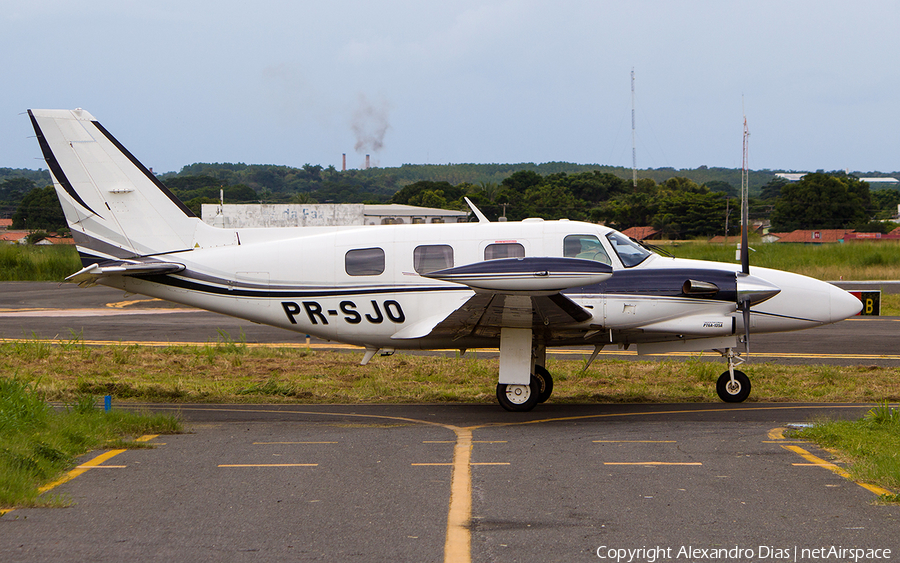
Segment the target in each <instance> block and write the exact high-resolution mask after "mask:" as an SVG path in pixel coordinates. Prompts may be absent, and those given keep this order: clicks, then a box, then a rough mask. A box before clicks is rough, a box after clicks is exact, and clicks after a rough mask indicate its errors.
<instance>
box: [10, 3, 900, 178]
mask: <svg viewBox="0 0 900 563" xmlns="http://www.w3.org/2000/svg"><path fill="white" fill-rule="evenodd" d="M0 22H2V29H3V32H2V34H0V61H2V67H0V68H2V73H3V81H2V87H0V167H11V168H32V169H36V168H40V167H44V168H45V167H46V166H45V165H44V163H43V161H41V160H40V151H39V148H38V145H37V142H36V141H35V140H34V139H33V138H31V137H32V136H33V131H32V130H31V125H30V122H29V120H28V118H27V116H26V115H24V114H23V113H24V112H25V110H27V109H29V108H42V109H44V108H53V109H55V108H76V107H81V108H84V109H86V110H88V111H90V112H91V113H92V114H93V115H94V116H95V117H96V118H97V119H98V120H99V121H100V122H101V123H103V125H104V126H105V127H106V128H107V129H108V130H109V131H110V132H111V133H112V134H113V135H115V136H116V137H117V138H118V139H119V141H121V142H122V143H123V144H124V145H125V146H126V147H128V148H129V149H130V150H131V152H133V153H134V154H135V155H136V156H137V157H138V158H139V159H140V160H141V161H142V162H143V163H144V164H145V165H147V166H148V167H152V168H153V169H154V170H155V171H157V172H166V171H173V170H180V169H181V167H182V166H184V165H187V164H191V163H194V162H245V163H248V164H286V165H291V166H302V165H303V164H305V163H312V164H322V165H323V166H328V165H334V166H335V167H337V168H340V166H341V153H347V161H348V166H350V167H359V166H361V165H362V163H363V162H364V159H365V154H366V153H370V154H371V155H372V162H373V164H377V165H380V166H399V165H401V164H404V163H413V164H424V163H428V164H446V163H462V162H475V163H492V162H499V163H516V162H536V163H540V162H548V161H569V162H577V163H598V164H607V165H617V166H631V160H632V156H631V155H632V151H631V145H632V143H631V80H630V73H631V70H632V68H633V69H634V72H635V76H636V100H637V101H636V117H637V119H636V124H637V164H638V167H639V168H648V167H652V168H659V167H667V166H670V167H674V168H694V167H697V166H701V165H706V166H724V167H740V166H741V138H742V128H743V124H742V115H743V114H744V113H746V115H747V120H748V123H749V127H750V133H751V137H750V167H751V168H753V169H762V168H770V169H789V170H798V171H808V170H816V169H826V170H835V169H845V168H846V169H850V170H851V171H854V170H859V171H875V170H879V171H896V170H900V158H898V150H900V123H898V121H900V119H898V118H900V109H898V108H900V103H898V100H900V70H898V68H900V65H898V62H900V61H898V59H900V3H898V2H895V1H872V2H866V1H864V0H863V1H861V2H852V3H851V2H845V1H844V2H829V1H822V0H817V1H809V2H807V1H785V0H778V1H773V2H768V1H759V0H754V1H752V2H748V1H744V2H729V1H722V0H719V1H712V2H675V1H671V0H659V1H655V0H653V1H651V0H647V1H628V2H625V1H620V0H617V1H580V2H577V1H566V0H552V1H543V2H538V1H500V0H497V1H458V2H451V1H440V2H438V1H423V0H418V1H407V2H401V1H390V0H378V1H373V0H362V1H356V0H328V1H321V2H314V1H288V0H254V1H251V2H248V1H246V0H242V1H239V2H238V1H223V0H216V1H211V0H210V1H192V0H174V1H167V0H166V1H159V0H154V1H146V0H145V1H140V2H137V1H129V0H110V1H106V0H0Z"/></svg>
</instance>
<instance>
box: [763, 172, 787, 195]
mask: <svg viewBox="0 0 900 563" xmlns="http://www.w3.org/2000/svg"><path fill="white" fill-rule="evenodd" d="M787 184H788V181H787V180H785V179H784V178H782V177H780V176H775V177H774V178H772V179H771V180H769V182H768V183H767V184H766V185H765V186H763V187H762V192H760V195H759V197H760V199H775V198H777V197H780V196H781V190H782V188H784V186H786V185H787Z"/></svg>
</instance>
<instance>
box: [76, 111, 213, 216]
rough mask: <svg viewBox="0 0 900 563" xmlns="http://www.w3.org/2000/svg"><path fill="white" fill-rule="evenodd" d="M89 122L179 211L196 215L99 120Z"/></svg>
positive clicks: (188, 214)
mask: <svg viewBox="0 0 900 563" xmlns="http://www.w3.org/2000/svg"><path fill="white" fill-rule="evenodd" d="M91 123H93V124H94V126H95V127H96V128H97V129H98V130H99V131H100V132H101V133H103V135H104V136H105V137H106V138H107V139H109V142H110V143H112V144H113V145H115V147H116V148H117V149H119V151H120V152H121V153H122V154H123V155H125V156H126V157H127V158H128V160H130V161H131V163H132V164H134V165H135V167H137V168H138V169H139V170H140V171H141V172H143V174H144V176H146V177H147V179H149V180H150V181H151V182H153V184H154V185H155V186H156V187H157V188H158V189H159V191H161V192H162V193H163V194H165V195H166V197H168V198H169V199H170V200H172V203H174V204H175V205H177V206H178V208H179V209H181V211H182V212H183V213H184V214H185V215H187V216H188V217H196V215H195V214H194V212H193V211H191V210H190V208H189V207H188V206H187V205H185V204H184V202H182V201H181V200H180V199H178V198H177V197H176V196H175V194H173V193H172V192H171V191H170V190H169V188H167V187H166V186H165V184H163V183H162V182H160V181H159V179H158V178H157V177H156V176H155V175H154V174H153V172H150V171H149V170H147V168H146V167H145V166H144V165H143V164H141V162H140V161H139V160H138V159H137V158H135V157H134V155H133V154H131V153H130V152H129V151H128V149H126V148H125V147H124V146H122V144H121V143H120V142H119V141H118V140H117V139H116V138H115V137H113V136H112V134H111V133H110V132H109V131H107V130H106V128H105V127H103V126H102V125H100V122H99V121H92V122H91Z"/></svg>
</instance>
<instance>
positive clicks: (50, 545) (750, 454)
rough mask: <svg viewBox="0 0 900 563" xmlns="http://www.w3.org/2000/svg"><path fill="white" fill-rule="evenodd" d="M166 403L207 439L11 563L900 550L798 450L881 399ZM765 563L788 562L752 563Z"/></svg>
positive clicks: (76, 489) (158, 453) (62, 516)
mask: <svg viewBox="0 0 900 563" xmlns="http://www.w3.org/2000/svg"><path fill="white" fill-rule="evenodd" d="M154 408H156V409H161V410H171V411H174V412H180V413H181V415H182V416H183V417H184V418H185V419H186V421H187V423H186V426H187V428H188V429H189V430H190V432H189V433H186V434H182V435H177V436H160V437H156V438H153V439H152V440H150V442H151V443H155V444H158V446H157V447H156V448H155V449H152V450H130V451H122V452H121V453H119V454H118V455H115V456H113V457H110V458H108V459H106V460H105V461H103V462H102V463H101V464H100V467H96V468H92V469H89V470H87V471H86V472H84V473H83V474H82V475H80V476H78V477H76V478H75V479H73V480H71V481H69V482H67V483H65V484H63V485H60V486H59V487H57V488H56V489H54V492H55V493H58V494H62V495H64V496H66V497H68V498H70V499H71V500H72V501H73V502H74V504H73V505H72V506H71V507H68V508H61V509H20V510H15V511H12V512H10V513H7V514H6V515H4V516H3V517H2V518H0V560H2V561H17V562H23V563H24V562H38V561H40V562H47V561H166V562H167V563H169V562H180V561H190V562H196V561H216V562H221V561H250V560H253V561H312V560H321V561H348V560H350V561H352V560H357V561H417V562H418V561H463V562H465V561H469V560H471V561H536V562H537V561H539V562H546V561H566V562H571V561H595V560H600V559H599V558H598V556H597V550H598V548H600V547H601V546H606V547H605V548H604V550H605V551H602V552H601V554H602V555H607V556H608V555H609V553H610V552H609V551H608V550H609V549H639V548H642V547H651V548H653V547H660V548H662V549H669V550H670V551H669V553H670V556H669V557H668V558H665V557H664V558H658V559H657V560H659V561H666V560H672V561H691V560H694V561H700V560H709V561H723V560H726V559H724V558H708V557H707V558H705V559H702V558H700V557H693V558H686V557H683V556H682V557H676V556H677V554H678V552H679V550H681V548H687V547H688V546H691V547H692V548H694V549H701V550H703V549H705V550H712V549H721V548H728V549H732V548H736V547H737V548H740V549H742V550H745V552H746V550H753V552H754V553H755V554H759V553H760V550H761V548H762V549H765V550H774V549H779V550H788V551H789V552H790V555H791V559H790V560H793V553H794V552H793V550H794V549H795V548H796V549H798V550H799V553H801V554H802V550H803V549H817V548H821V547H825V548H829V547H830V546H835V547H844V548H847V547H856V548H864V549H882V550H883V549H891V550H892V556H891V559H894V558H896V557H897V556H898V554H900V539H898V536H897V529H898V516H900V510H898V507H897V506H892V505H887V506H885V505H877V504H875V503H874V502H873V501H875V499H876V496H875V495H874V494H873V493H872V492H870V491H869V490H866V489H864V488H862V487H861V486H859V485H858V484H856V483H854V482H852V481H849V480H846V479H844V478H842V477H840V476H838V475H836V474H835V473H834V472H833V471H831V470H829V469H828V468H827V467H824V466H823V465H822V463H821V462H820V461H815V459H816V458H811V459H812V461H811V460H810V459H807V458H805V457H802V456H801V455H799V454H798V453H797V452H795V451H792V450H791V449H789V448H802V449H804V450H805V451H807V452H809V453H810V454H812V455H815V456H818V459H819V460H827V459H829V456H828V455H827V454H825V453H823V452H821V451H818V450H817V449H815V448H814V447H812V446H811V445H809V444H805V443H801V444H798V443H796V442H793V441H790V440H787V439H784V438H783V435H782V434H781V431H780V430H779V429H780V428H783V427H785V426H786V425H788V424H789V423H792V422H800V421H805V420H808V419H809V418H811V417H813V416H817V415H822V414H830V415H833V416H838V417H841V416H854V417H855V416H859V415H861V414H862V413H863V412H865V409H866V408H867V407H865V406H854V405H840V406H836V405H760V404H754V405H721V404H715V405H697V404H691V405H591V406H572V405H566V406H556V405H550V404H548V405H542V406H541V408H540V409H538V410H536V411H535V412H531V413H506V412H504V411H502V410H501V409H499V408H498V407H496V406H487V405H478V406H467V405H441V406H434V405H428V406H418V405H412V406H408V405H372V406H339V405H317V406H309V405H280V406H221V407H220V406H206V405H194V406H165V405H156V406H154ZM93 456H96V453H94V454H91V455H89V456H87V457H86V458H85V461H87V460H89V459H91V458H92V457H93ZM773 552H774V551H773ZM701 553H702V552H701ZM707 553H709V552H707ZM751 559H752V560H754V561H758V560H775V559H774V558H772V557H769V558H762V557H758V556H754V557H753V558H741V559H738V560H740V561H746V560H751ZM798 560H805V561H816V560H818V561H826V560H827V559H825V558H820V559H809V558H807V559H802V558H801V559H798ZM831 560H832V561H834V560H835V559H831ZM837 560H840V561H844V560H846V559H843V558H842V559H837ZM863 560H865V559H863ZM607 561H609V559H607ZM635 561H648V559H647V558H644V559H640V558H639V559H635Z"/></svg>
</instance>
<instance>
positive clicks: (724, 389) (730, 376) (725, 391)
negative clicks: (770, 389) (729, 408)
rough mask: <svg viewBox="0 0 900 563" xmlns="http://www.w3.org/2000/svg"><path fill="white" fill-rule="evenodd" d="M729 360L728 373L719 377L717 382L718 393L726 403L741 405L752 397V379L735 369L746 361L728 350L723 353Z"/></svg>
mask: <svg viewBox="0 0 900 563" xmlns="http://www.w3.org/2000/svg"><path fill="white" fill-rule="evenodd" d="M722 355H723V356H725V357H726V358H727V359H728V371H726V372H724V373H723V374H722V375H720V376H719V380H718V381H717V382H716V393H718V394H719V398H720V399H722V400H723V401H725V402H726V403H740V402H743V401H744V400H745V399H746V398H747V397H749V396H750V378H749V377H747V374H745V373H744V372H742V371H739V370H736V369H734V366H735V365H741V364H742V363H744V359H743V358H741V357H740V356H738V355H737V354H735V352H734V349H732V348H728V349H727V350H725V352H723V353H722Z"/></svg>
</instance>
